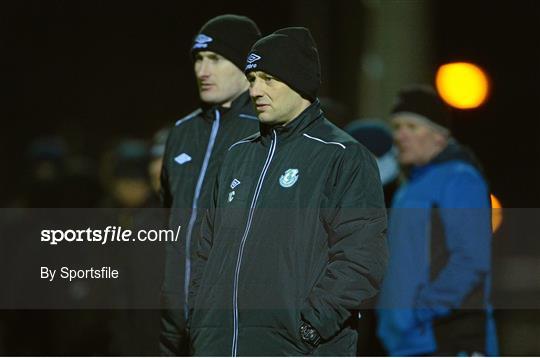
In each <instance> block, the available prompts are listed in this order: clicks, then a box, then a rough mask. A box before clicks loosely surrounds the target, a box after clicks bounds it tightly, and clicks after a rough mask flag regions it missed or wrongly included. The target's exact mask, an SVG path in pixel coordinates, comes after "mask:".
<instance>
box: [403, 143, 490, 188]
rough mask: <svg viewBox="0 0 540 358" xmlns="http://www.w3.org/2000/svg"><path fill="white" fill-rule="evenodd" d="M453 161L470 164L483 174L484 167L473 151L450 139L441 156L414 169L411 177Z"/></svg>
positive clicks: (438, 155) (411, 171)
mask: <svg viewBox="0 0 540 358" xmlns="http://www.w3.org/2000/svg"><path fill="white" fill-rule="evenodd" d="M453 160H459V161H462V162H466V163H469V164H471V165H472V166H473V167H475V168H476V169H477V170H478V171H479V172H480V173H482V174H483V170H482V166H481V165H480V162H479V161H478V159H477V158H476V157H475V155H474V154H473V153H472V151H471V150H470V149H469V148H466V147H464V146H462V145H461V144H460V143H459V142H458V141H457V140H455V139H454V138H450V140H449V141H448V145H447V146H446V147H445V148H444V149H443V150H442V151H441V152H440V153H439V154H437V155H436V156H435V157H434V158H433V159H431V160H430V161H429V163H427V164H424V165H420V166H415V167H412V168H411V170H410V177H411V178H414V177H417V176H418V175H421V174H422V173H424V172H426V171H427V170H429V169H430V168H431V167H433V166H435V165H437V164H441V163H445V162H449V161H453Z"/></svg>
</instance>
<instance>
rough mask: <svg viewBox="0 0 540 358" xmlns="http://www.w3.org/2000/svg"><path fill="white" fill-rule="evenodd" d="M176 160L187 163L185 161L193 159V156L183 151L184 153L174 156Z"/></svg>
mask: <svg viewBox="0 0 540 358" xmlns="http://www.w3.org/2000/svg"><path fill="white" fill-rule="evenodd" d="M174 161H175V162H177V163H178V164H180V165H182V164H185V163H187V162H189V161H191V157H190V156H189V155H188V154H186V153H182V154H180V155H178V156H177V157H176V158H174Z"/></svg>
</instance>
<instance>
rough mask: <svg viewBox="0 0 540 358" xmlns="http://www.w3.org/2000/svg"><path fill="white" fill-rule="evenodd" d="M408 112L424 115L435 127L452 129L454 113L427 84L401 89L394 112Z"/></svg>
mask: <svg viewBox="0 0 540 358" xmlns="http://www.w3.org/2000/svg"><path fill="white" fill-rule="evenodd" d="M400 112H408V113H414V114H417V115H420V116H422V117H424V119H427V120H428V121H429V122H431V124H434V125H435V127H439V128H440V127H442V129H443V130H446V131H450V129H451V126H452V113H451V111H450V108H449V107H448V106H447V105H446V104H445V103H444V102H443V101H442V99H441V98H440V97H439V95H438V94H437V92H435V90H434V89H433V88H432V87H430V86H426V85H412V86H408V87H405V88H403V89H401V90H400V91H399V93H398V96H397V99H396V102H395V104H394V106H393V108H392V114H396V113H400Z"/></svg>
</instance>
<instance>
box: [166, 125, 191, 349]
mask: <svg viewBox="0 0 540 358" xmlns="http://www.w3.org/2000/svg"><path fill="white" fill-rule="evenodd" d="M172 133H173V131H171V134H169V138H167V144H166V147H165V153H164V155H163V166H162V169H161V189H160V197H161V203H162V205H163V207H165V208H170V207H171V206H172V195H171V190H170V183H169V175H168V174H169V173H168V163H169V158H170V153H171V150H172V148H171V143H172V140H171V137H172ZM167 217H168V215H167ZM184 256H185V247H184V245H182V244H181V243H173V242H168V243H166V244H165V267H164V278H163V283H162V287H161V327H160V335H159V350H160V354H161V355H163V356H186V355H188V339H187V332H186V323H185V317H184V315H185V312H184V297H185V296H184V292H183V287H184V274H183V273H184V270H183V265H184V263H183V258H184ZM179 268H182V269H179Z"/></svg>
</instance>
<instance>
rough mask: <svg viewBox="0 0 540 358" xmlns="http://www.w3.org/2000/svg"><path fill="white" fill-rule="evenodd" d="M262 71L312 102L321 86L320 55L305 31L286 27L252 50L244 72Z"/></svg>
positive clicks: (257, 44)
mask: <svg viewBox="0 0 540 358" xmlns="http://www.w3.org/2000/svg"><path fill="white" fill-rule="evenodd" d="M252 71H263V72H266V73H268V74H270V75H272V76H275V77H277V78H278V79H279V80H280V81H282V82H284V83H286V84H287V85H288V86H289V87H291V88H292V89H293V90H295V91H296V92H298V94H300V95H301V96H302V97H304V98H305V99H307V100H309V101H310V102H313V101H314V100H315V99H316V98H317V92H318V90H319V87H320V85H321V67H320V64H319V53H318V51H317V46H316V45H315V41H314V40H313V37H312V36H311V33H310V32H309V30H308V29H306V28H305V27H287V28H284V29H280V30H277V31H276V32H274V33H273V34H271V35H268V36H266V37H263V38H262V39H260V40H259V41H257V42H256V43H255V44H254V45H253V47H252V48H251V52H250V54H249V56H248V58H247V65H246V68H245V70H244V72H245V73H246V74H248V73H249V72H252Z"/></svg>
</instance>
